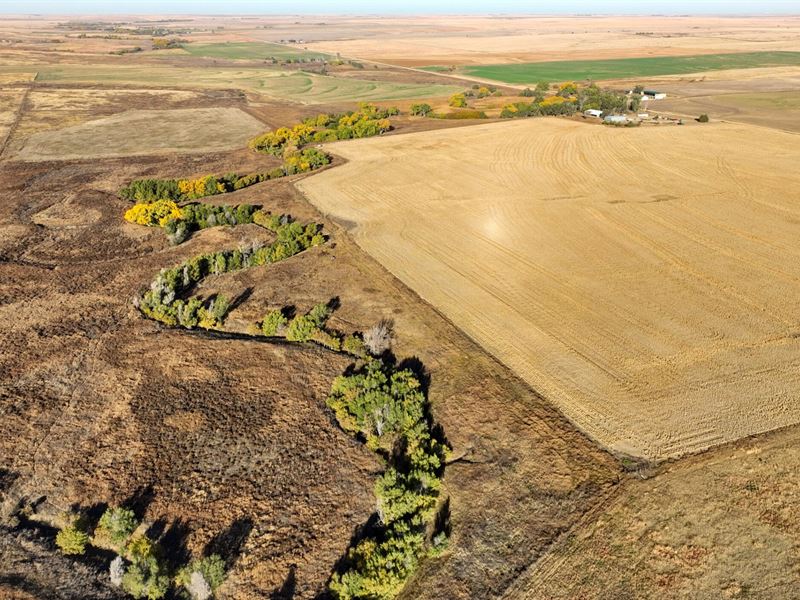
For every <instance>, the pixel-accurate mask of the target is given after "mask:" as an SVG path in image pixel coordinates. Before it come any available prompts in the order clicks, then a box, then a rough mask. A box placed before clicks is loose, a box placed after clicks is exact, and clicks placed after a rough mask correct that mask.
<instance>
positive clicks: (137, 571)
mask: <svg viewBox="0 0 800 600" xmlns="http://www.w3.org/2000/svg"><path fill="white" fill-rule="evenodd" d="M139 525H140V523H139V521H137V519H136V517H135V516H134V514H133V511H131V510H129V509H126V508H120V507H110V508H108V509H107V510H106V511H105V512H104V513H103V515H102V516H101V517H100V520H99V521H98V522H97V525H96V527H95V530H94V537H93V538H91V543H92V545H94V546H97V547H101V548H108V547H111V548H113V549H114V550H115V551H116V552H117V554H118V556H116V557H115V558H114V559H113V560H112V561H111V563H110V564H109V579H110V581H111V583H112V585H115V586H118V587H121V588H122V589H123V590H124V591H125V592H127V593H128V594H130V595H131V596H133V597H134V598H147V599H148V600H159V599H160V598H163V597H165V596H166V595H167V593H168V592H169V590H170V586H171V585H172V581H173V577H172V575H173V574H172V573H170V570H169V568H168V566H167V563H166V561H165V560H164V553H163V550H162V549H161V547H160V546H159V545H158V544H157V543H156V542H155V541H153V540H152V539H150V538H149V537H148V536H147V534H138V535H134V532H135V531H136V530H137V529H138V528H139ZM85 528H86V524H85V523H83V522H82V520H81V519H78V518H77V517H71V518H70V522H69V524H68V525H67V526H66V527H64V528H63V529H61V531H59V533H58V535H57V536H56V543H57V544H58V546H59V548H61V550H62V552H63V553H64V554H83V553H84V552H85V550H86V546H87V545H88V544H89V543H90V538H89V535H88V534H87V533H85V532H84V531H83V529H85ZM79 530H80V534H81V535H80V537H79V538H78V537H76V535H75V532H76V531H79ZM59 540H61V541H60V542H59ZM224 580H225V565H224V563H223V561H222V559H221V558H220V557H219V556H218V555H216V554H212V555H211V556H208V557H205V558H202V559H197V560H194V561H192V562H190V563H189V564H187V565H186V566H184V567H183V568H181V569H178V571H177V574H175V577H174V581H175V583H177V584H178V585H179V586H182V587H183V588H185V590H186V593H188V595H189V597H190V598H193V599H195V600H200V599H202V600H207V599H208V598H210V597H211V596H212V595H213V593H214V592H215V591H216V589H217V588H218V587H219V586H220V585H222V582H223V581H224Z"/></svg>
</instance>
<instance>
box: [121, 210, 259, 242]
mask: <svg viewBox="0 0 800 600" xmlns="http://www.w3.org/2000/svg"><path fill="white" fill-rule="evenodd" d="M255 210H256V209H255V207H254V206H251V205H250V204H238V205H235V206H216V205H214V204H204V203H201V202H195V203H192V204H187V205H185V206H182V207H178V205H177V204H175V203H174V202H173V201H172V200H157V201H156V202H145V203H139V204H135V205H134V206H133V207H131V208H130V209H128V210H127V211H126V212H125V220H127V221H130V222H131V223H136V224H137V225H147V226H149V227H163V228H164V229H165V230H166V232H167V234H168V235H169V236H170V239H171V240H172V242H173V243H177V244H179V243H181V242H183V241H184V240H185V239H186V238H187V237H188V236H189V234H190V233H191V232H193V231H196V230H198V229H206V228H208V227H216V226H218V225H240V224H244V223H252V222H253V214H254V213H255Z"/></svg>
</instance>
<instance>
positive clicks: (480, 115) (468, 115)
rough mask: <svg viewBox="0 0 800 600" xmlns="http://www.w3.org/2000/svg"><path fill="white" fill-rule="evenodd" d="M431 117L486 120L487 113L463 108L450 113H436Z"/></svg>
mask: <svg viewBox="0 0 800 600" xmlns="http://www.w3.org/2000/svg"><path fill="white" fill-rule="evenodd" d="M431 116H432V117H435V118H437V119H485V118H486V113H485V112H483V111H482V110H475V109H472V108H463V109H461V110H454V111H451V112H448V113H434V114H431Z"/></svg>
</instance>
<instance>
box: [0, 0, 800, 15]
mask: <svg viewBox="0 0 800 600" xmlns="http://www.w3.org/2000/svg"><path fill="white" fill-rule="evenodd" d="M0 13H12V14H13V13H22V14H31V13H55V14H114V13H128V14H137V13H138V14H146V13H158V14H341V13H344V14H376V13H381V14H422V13H426V14H436V13H445V14H468V13H472V14H483V13H494V14H496V13H532V14H574V13H592V14H599V13H603V14H606V13H611V14H623V13H626V14H709V13H711V14H753V15H756V14H800V0H759V1H758V2H757V1H755V0H637V1H636V2H634V1H632V0H559V1H557V2H553V1H550V2H542V1H538V2H537V1H524V0H516V1H515V0H485V1H476V0H403V1H402V2H397V1H391V0H388V1H387V0H384V1H381V0H377V1H376V0H0Z"/></svg>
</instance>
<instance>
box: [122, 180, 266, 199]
mask: <svg viewBox="0 0 800 600" xmlns="http://www.w3.org/2000/svg"><path fill="white" fill-rule="evenodd" d="M269 178H270V177H269V176H268V174H267V173H251V174H249V175H237V174H236V173H229V174H227V175H220V176H215V175H204V176H203V177H198V178H197V179H135V180H134V181H131V182H130V183H129V184H128V185H127V186H125V187H124V188H122V189H121V190H120V191H119V195H120V196H121V197H123V198H125V199H126V200H131V201H135V202H153V201H155V200H174V201H176V202H183V201H186V200H197V199H198V198H205V197H206V196H215V195H216V194H224V193H226V192H233V191H235V190H240V189H242V188H245V187H248V186H250V185H253V184H256V183H260V182H262V181H266V180H267V179H269Z"/></svg>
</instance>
